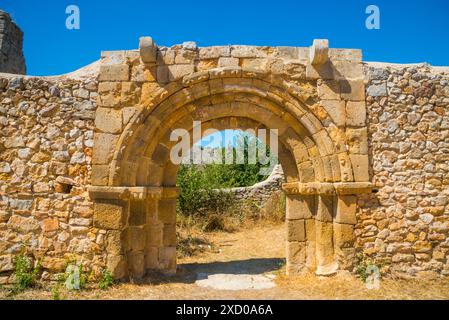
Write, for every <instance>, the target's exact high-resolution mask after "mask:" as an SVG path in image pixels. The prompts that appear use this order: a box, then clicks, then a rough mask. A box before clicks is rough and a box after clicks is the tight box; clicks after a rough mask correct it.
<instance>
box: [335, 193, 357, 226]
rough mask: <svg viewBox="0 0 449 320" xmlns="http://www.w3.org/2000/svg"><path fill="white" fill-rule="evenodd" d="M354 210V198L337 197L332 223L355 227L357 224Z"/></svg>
mask: <svg viewBox="0 0 449 320" xmlns="http://www.w3.org/2000/svg"><path fill="white" fill-rule="evenodd" d="M356 209H357V197H356V196H339V197H338V199H337V208H336V214H335V219H334V221H335V222H337V223H344V224H352V225H355V224H356V223H357V220H356V215H355V213H356Z"/></svg>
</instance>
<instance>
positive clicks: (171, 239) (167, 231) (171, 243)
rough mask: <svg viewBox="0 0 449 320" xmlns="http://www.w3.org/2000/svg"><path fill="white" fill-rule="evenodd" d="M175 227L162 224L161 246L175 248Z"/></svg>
mask: <svg viewBox="0 0 449 320" xmlns="http://www.w3.org/2000/svg"><path fill="white" fill-rule="evenodd" d="M176 241H177V240H176V225H174V224H164V229H163V244H164V246H166V247H176Z"/></svg>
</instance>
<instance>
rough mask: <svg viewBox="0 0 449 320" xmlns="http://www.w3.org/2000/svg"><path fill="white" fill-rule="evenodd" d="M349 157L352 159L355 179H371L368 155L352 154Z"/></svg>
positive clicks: (363, 180)
mask: <svg viewBox="0 0 449 320" xmlns="http://www.w3.org/2000/svg"><path fill="white" fill-rule="evenodd" d="M349 158H350V159H351V164H352V171H353V173H354V181H356V182H367V181H369V171H368V155H359V154H351V155H349Z"/></svg>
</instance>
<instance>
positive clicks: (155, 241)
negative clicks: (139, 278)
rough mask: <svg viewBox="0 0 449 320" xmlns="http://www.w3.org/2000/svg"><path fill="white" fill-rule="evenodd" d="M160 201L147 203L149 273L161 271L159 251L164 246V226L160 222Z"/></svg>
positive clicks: (146, 261)
mask: <svg viewBox="0 0 449 320" xmlns="http://www.w3.org/2000/svg"><path fill="white" fill-rule="evenodd" d="M158 204H159V200H158V199H148V200H147V201H146V217H147V219H146V226H145V233H146V245H145V269H146V270H147V272H150V271H154V270H159V269H160V268H159V250H160V248H162V246H163V240H162V229H163V224H162V223H160V222H159V221H158V218H157V217H158Z"/></svg>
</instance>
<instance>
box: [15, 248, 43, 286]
mask: <svg viewBox="0 0 449 320" xmlns="http://www.w3.org/2000/svg"><path fill="white" fill-rule="evenodd" d="M40 270H41V264H40V262H38V263H37V264H36V266H33V263H32V260H31V259H30V258H29V257H28V256H27V255H26V249H25V247H24V246H22V250H21V252H20V254H19V255H18V256H17V257H16V259H15V271H14V276H15V279H16V282H15V285H14V288H13V292H21V291H24V290H25V289H27V288H31V287H33V286H34V285H35V284H36V279H37V276H38V274H39V272H40Z"/></svg>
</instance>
